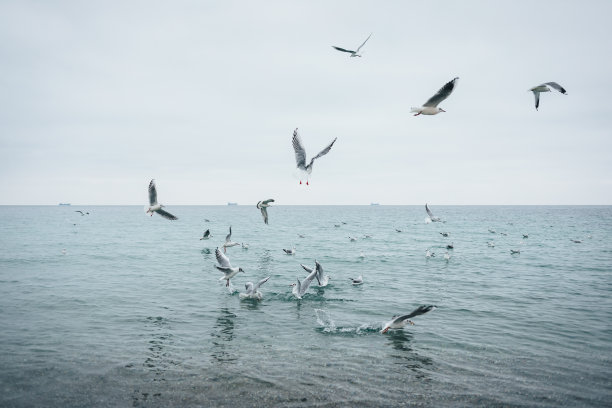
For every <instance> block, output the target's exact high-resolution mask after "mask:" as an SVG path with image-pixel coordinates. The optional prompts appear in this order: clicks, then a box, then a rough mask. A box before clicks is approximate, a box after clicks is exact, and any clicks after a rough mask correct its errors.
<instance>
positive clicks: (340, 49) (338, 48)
mask: <svg viewBox="0 0 612 408" xmlns="http://www.w3.org/2000/svg"><path fill="white" fill-rule="evenodd" d="M332 47H334V48H335V49H337V50H338V51H342V52H349V53H351V54H352V53H354V52H355V51H351V50H345V49H344V48H340V47H336V46H335V45H332Z"/></svg>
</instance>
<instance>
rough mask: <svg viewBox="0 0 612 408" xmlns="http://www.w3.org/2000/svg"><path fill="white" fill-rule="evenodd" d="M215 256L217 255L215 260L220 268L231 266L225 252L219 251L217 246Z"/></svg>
mask: <svg viewBox="0 0 612 408" xmlns="http://www.w3.org/2000/svg"><path fill="white" fill-rule="evenodd" d="M215 256H216V257H217V262H219V265H221V267H222V268H231V267H232V265H231V264H230V260H229V258H228V257H227V256H225V254H224V253H223V252H221V251H219V248H217V249H215Z"/></svg>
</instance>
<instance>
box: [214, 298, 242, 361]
mask: <svg viewBox="0 0 612 408" xmlns="http://www.w3.org/2000/svg"><path fill="white" fill-rule="evenodd" d="M219 312H220V315H219V317H217V320H216V322H215V326H214V330H213V331H212V333H211V334H210V335H211V337H212V338H213V341H212V344H213V352H212V354H211V357H212V358H213V359H215V360H216V361H218V362H220V363H227V362H232V361H235V360H237V359H238V356H237V355H235V354H234V353H233V352H232V345H231V344H230V343H231V341H232V340H233V339H234V319H236V315H235V314H234V313H232V312H230V311H229V310H228V309H227V308H223V309H221V310H220V311H219Z"/></svg>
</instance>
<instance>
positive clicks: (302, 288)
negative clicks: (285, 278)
mask: <svg viewBox="0 0 612 408" xmlns="http://www.w3.org/2000/svg"><path fill="white" fill-rule="evenodd" d="M302 266H303V265H302ZM316 275H317V270H316V269H315V270H313V271H312V272H310V274H309V275H308V276H307V277H306V279H304V282H300V278H298V279H297V284H295V283H293V284H291V285H290V286H293V290H292V293H293V294H294V295H295V297H296V298H298V299H301V298H302V296H304V293H306V291H307V290H308V287H309V286H310V284H311V283H312V280H313V279H314V278H315V276H316Z"/></svg>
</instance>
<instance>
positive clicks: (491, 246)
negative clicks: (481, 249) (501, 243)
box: [487, 241, 495, 248]
mask: <svg viewBox="0 0 612 408" xmlns="http://www.w3.org/2000/svg"><path fill="white" fill-rule="evenodd" d="M487 246H488V247H489V248H495V242H493V241H491V242H487Z"/></svg>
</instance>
